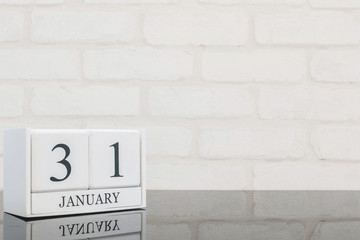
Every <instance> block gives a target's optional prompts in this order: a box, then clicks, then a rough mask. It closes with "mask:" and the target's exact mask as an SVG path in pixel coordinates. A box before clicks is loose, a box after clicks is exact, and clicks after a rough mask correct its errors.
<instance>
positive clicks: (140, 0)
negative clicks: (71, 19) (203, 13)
mask: <svg viewBox="0 0 360 240" xmlns="http://www.w3.org/2000/svg"><path fill="white" fill-rule="evenodd" d="M178 1H179V0H84V2H85V3H86V4H97V3H126V4H153V3H162V4H167V3H177V2H178Z"/></svg>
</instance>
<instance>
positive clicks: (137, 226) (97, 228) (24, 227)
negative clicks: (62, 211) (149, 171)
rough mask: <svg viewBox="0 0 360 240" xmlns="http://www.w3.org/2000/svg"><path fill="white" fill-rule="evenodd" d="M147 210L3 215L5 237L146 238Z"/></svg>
mask: <svg viewBox="0 0 360 240" xmlns="http://www.w3.org/2000/svg"><path fill="white" fill-rule="evenodd" d="M145 225H146V212H145V211H144V210H134V211H125V212H112V213H103V214H91V215H82V216H69V217H60V218H43V219H36V220H27V219H26V220H25V219H23V218H18V217H16V216H13V215H9V214H6V213H5V215H4V239H9V240H10V239H11V240H48V239H54V240H60V239H61V240H78V239H99V240H100V239H101V240H145V236H146V234H145V230H144V229H145Z"/></svg>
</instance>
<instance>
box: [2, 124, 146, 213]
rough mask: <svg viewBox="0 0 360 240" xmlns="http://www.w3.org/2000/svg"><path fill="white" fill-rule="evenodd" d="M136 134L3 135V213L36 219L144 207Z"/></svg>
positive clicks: (140, 134)
mask: <svg viewBox="0 0 360 240" xmlns="http://www.w3.org/2000/svg"><path fill="white" fill-rule="evenodd" d="M145 182H146V181H145V137H144V131H140V130H53V129H12V130H6V131H5V133H4V210H5V212H8V213H11V214H14V215H18V216H22V217H42V216H53V215H65V214H78V213H88V212H99V211H114V210H124V209H136V208H144V207H145V206H146V186H145Z"/></svg>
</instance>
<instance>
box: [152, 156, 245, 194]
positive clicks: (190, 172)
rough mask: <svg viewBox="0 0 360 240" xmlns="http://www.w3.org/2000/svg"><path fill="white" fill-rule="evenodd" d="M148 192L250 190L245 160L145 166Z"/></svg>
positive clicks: (153, 162)
mask: <svg viewBox="0 0 360 240" xmlns="http://www.w3.org/2000/svg"><path fill="white" fill-rule="evenodd" d="M146 170H147V175H148V176H151V177H149V178H148V179H147V187H148V189H154V190H155V189H157V190H165V189H171V190H201V189H208V190H244V189H249V187H250V185H249V184H250V168H249V166H248V164H247V163H245V162H244V161H228V160H222V161H216V160H214V161H199V160H196V159H188V160H183V161H179V160H171V161H169V159H166V160H157V161H149V162H148V163H147V165H146ZM189 179H191V181H189Z"/></svg>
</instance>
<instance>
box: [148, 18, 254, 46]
mask: <svg viewBox="0 0 360 240" xmlns="http://www.w3.org/2000/svg"><path fill="white" fill-rule="evenodd" d="M247 35H248V21H247V17H246V16H242V15H241V14H224V13H223V14H176V15H174V14H171V15H169V14H167V15H160V14H159V15H148V16H146V17H145V20H144V37H145V39H146V41H147V42H148V43H150V44H156V45H160V44H163V45H186V44H191V45H196V46H198V45H221V46H238V45H243V44H244V43H245V42H246V40H247Z"/></svg>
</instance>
